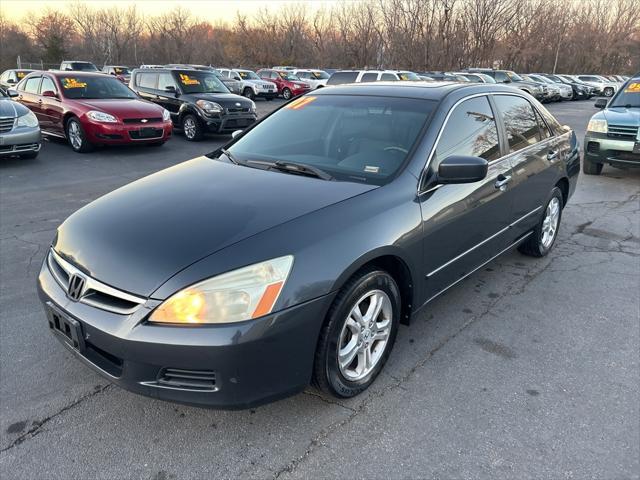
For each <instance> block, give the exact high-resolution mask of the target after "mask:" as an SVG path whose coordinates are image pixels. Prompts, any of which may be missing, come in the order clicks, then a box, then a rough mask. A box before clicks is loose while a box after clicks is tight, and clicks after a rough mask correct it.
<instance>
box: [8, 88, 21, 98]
mask: <svg viewBox="0 0 640 480" xmlns="http://www.w3.org/2000/svg"><path fill="white" fill-rule="evenodd" d="M7 95H9V96H10V97H17V96H18V92H17V91H16V90H14V89H13V88H9V89H8V90H7Z"/></svg>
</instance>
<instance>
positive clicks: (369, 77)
mask: <svg viewBox="0 0 640 480" xmlns="http://www.w3.org/2000/svg"><path fill="white" fill-rule="evenodd" d="M377 79H378V74H377V73H365V74H363V75H362V77H361V78H360V81H361V82H375V81H376V80H377Z"/></svg>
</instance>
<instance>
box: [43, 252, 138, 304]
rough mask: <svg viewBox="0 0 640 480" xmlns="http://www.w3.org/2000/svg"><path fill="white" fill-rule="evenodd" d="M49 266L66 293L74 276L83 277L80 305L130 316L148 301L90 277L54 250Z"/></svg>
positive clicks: (49, 256) (48, 261)
mask: <svg viewBox="0 0 640 480" xmlns="http://www.w3.org/2000/svg"><path fill="white" fill-rule="evenodd" d="M47 266H48V267H49V271H50V272H51V275H53V278H54V279H55V280H56V282H58V285H60V287H61V288H62V289H63V290H64V291H65V292H66V291H68V288H69V280H70V278H71V276H72V275H81V276H82V277H83V278H84V279H85V288H84V291H83V293H82V296H81V297H80V299H79V300H78V301H79V302H80V303H86V304H87V305H91V306H93V307H96V308H99V309H101V310H106V311H108V312H113V313H118V314H120V315H128V314H130V313H133V312H135V311H136V310H137V309H138V308H140V306H141V305H142V304H143V303H144V302H145V301H146V300H145V299H144V298H142V297H138V296H136V295H131V294H130V293H126V292H123V291H121V290H117V289H115V288H113V287H110V286H109V285H106V284H104V283H102V282H99V281H98V280H95V279H94V278H91V277H89V276H88V275H86V274H85V273H84V272H81V271H80V269H79V268H76V267H74V266H73V265H71V264H70V263H69V262H67V261H66V260H65V259H63V258H62V257H61V256H60V255H58V254H57V253H56V252H55V251H54V250H53V248H52V249H51V250H49V255H48V256H47Z"/></svg>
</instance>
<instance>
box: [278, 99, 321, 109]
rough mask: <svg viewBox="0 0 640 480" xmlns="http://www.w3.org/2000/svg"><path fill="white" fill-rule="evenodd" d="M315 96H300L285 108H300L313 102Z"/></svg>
mask: <svg viewBox="0 0 640 480" xmlns="http://www.w3.org/2000/svg"><path fill="white" fill-rule="evenodd" d="M316 98H317V97H300V98H298V99H297V100H294V101H293V102H291V103H290V104H288V105H287V106H286V107H284V108H286V109H287V110H302V109H303V108H304V107H306V106H307V105H309V104H310V103H312V102H314V101H315V100H316Z"/></svg>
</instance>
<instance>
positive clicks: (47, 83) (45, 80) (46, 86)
mask: <svg viewBox="0 0 640 480" xmlns="http://www.w3.org/2000/svg"><path fill="white" fill-rule="evenodd" d="M57 91H58V89H57V88H56V84H55V83H53V80H51V79H50V78H49V77H42V84H41V85H40V93H43V92H53V93H56V92H57Z"/></svg>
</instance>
